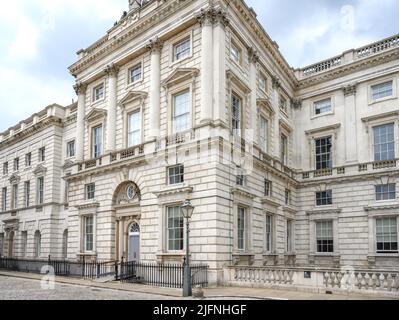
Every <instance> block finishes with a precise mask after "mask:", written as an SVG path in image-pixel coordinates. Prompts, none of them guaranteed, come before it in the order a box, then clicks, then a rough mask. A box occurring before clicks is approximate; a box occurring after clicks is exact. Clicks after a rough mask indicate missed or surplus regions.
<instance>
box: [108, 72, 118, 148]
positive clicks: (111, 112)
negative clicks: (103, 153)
mask: <svg viewBox="0 0 399 320" xmlns="http://www.w3.org/2000/svg"><path fill="white" fill-rule="evenodd" d="M118 72H119V69H118V67H117V66H115V65H114V64H112V65H109V66H107V68H106V69H105V73H106V74H107V75H108V85H109V94H108V112H107V149H106V150H107V152H111V151H115V149H116V106H117V83H118V80H117V78H118Z"/></svg>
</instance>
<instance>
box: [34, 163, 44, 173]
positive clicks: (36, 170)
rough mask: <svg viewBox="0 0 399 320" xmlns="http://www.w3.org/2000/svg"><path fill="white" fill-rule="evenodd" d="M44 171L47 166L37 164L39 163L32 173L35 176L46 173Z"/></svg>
mask: <svg viewBox="0 0 399 320" xmlns="http://www.w3.org/2000/svg"><path fill="white" fill-rule="evenodd" d="M46 171H47V168H46V167H44V166H43V165H41V164H39V165H38V166H37V167H36V169H35V170H34V171H33V173H34V174H35V175H36V176H39V175H44V174H45V173H46Z"/></svg>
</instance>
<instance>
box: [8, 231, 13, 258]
mask: <svg viewBox="0 0 399 320" xmlns="http://www.w3.org/2000/svg"><path fill="white" fill-rule="evenodd" d="M13 256H14V231H11V233H10V237H9V238H8V257H9V258H12V257H13Z"/></svg>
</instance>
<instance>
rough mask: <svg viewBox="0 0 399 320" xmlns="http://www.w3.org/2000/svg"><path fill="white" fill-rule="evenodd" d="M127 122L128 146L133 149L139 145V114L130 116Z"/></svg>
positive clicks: (138, 112)
mask: <svg viewBox="0 0 399 320" xmlns="http://www.w3.org/2000/svg"><path fill="white" fill-rule="evenodd" d="M128 122H129V123H128V124H129V126H128V140H129V141H128V146H129V147H133V146H136V145H139V144H140V143H141V112H140V111H136V112H134V113H132V114H130V115H129V119H128Z"/></svg>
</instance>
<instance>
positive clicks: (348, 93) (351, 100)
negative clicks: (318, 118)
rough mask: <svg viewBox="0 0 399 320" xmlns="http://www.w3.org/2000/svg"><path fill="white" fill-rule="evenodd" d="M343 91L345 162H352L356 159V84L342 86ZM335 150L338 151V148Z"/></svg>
mask: <svg viewBox="0 0 399 320" xmlns="http://www.w3.org/2000/svg"><path fill="white" fill-rule="evenodd" d="M343 91H344V96H345V148H346V150H345V162H346V163H354V162H357V160H358V155H357V125H356V84H353V85H348V86H346V87H344V88H343ZM337 152H339V150H338V149H337ZM342 160H343V159H342Z"/></svg>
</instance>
